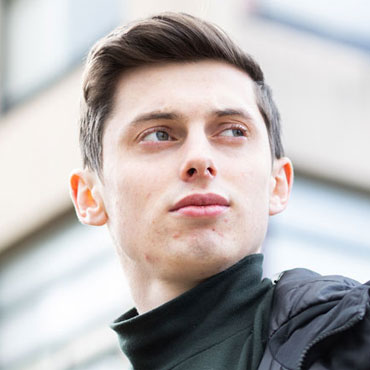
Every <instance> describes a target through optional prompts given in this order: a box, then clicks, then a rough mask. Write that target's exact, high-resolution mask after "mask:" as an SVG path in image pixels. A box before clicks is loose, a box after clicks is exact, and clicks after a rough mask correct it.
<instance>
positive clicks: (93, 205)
mask: <svg viewBox="0 0 370 370" xmlns="http://www.w3.org/2000/svg"><path fill="white" fill-rule="evenodd" d="M70 195H71V198H72V202H73V204H74V206H75V210H76V214H77V217H78V219H79V220H80V222H82V223H83V224H87V225H93V226H101V225H104V224H105V223H106V222H107V220H108V217H107V214H106V212H105V208H104V203H103V200H102V198H101V196H100V193H99V191H98V189H97V186H96V184H95V181H94V179H93V176H92V175H91V174H90V173H89V172H88V171H85V170H75V171H73V172H72V174H71V177H70Z"/></svg>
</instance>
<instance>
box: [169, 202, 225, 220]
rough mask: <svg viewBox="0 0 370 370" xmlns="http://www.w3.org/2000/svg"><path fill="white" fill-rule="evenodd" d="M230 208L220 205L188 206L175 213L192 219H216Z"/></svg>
mask: <svg viewBox="0 0 370 370" xmlns="http://www.w3.org/2000/svg"><path fill="white" fill-rule="evenodd" d="M228 208H229V207H226V206H220V205H210V206H188V207H182V208H179V209H177V210H176V211H175V212H176V213H178V214H181V215H184V216H190V217H215V216H218V215H221V214H222V213H224V212H225V211H226V210H227V209H228Z"/></svg>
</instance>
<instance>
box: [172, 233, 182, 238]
mask: <svg viewBox="0 0 370 370" xmlns="http://www.w3.org/2000/svg"><path fill="white" fill-rule="evenodd" d="M180 235H181V234H180V233H175V234H173V235H172V237H173V238H174V239H178V238H179V237H180Z"/></svg>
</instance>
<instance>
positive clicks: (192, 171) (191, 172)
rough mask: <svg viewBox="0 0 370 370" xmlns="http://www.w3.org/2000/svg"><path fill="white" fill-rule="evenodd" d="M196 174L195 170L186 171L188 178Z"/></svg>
mask: <svg viewBox="0 0 370 370" xmlns="http://www.w3.org/2000/svg"><path fill="white" fill-rule="evenodd" d="M196 172H197V170H196V169H195V168H189V169H188V175H189V176H193V175H194V174H195V173H196Z"/></svg>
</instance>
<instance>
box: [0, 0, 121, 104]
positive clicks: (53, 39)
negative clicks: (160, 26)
mask: <svg viewBox="0 0 370 370" xmlns="http://www.w3.org/2000/svg"><path fill="white" fill-rule="evenodd" d="M2 5H3V8H2V19H3V22H2V24H3V29H2V31H1V32H2V36H3V37H2V40H3V45H2V56H3V60H2V63H1V65H2V72H3V73H2V74H3V78H2V99H0V101H2V110H6V109H8V108H10V107H11V106H13V105H14V104H16V103H17V102H19V101H21V100H23V99H25V98H27V97H29V96H30V95H32V94H34V93H35V92H37V91H38V90H40V89H42V88H43V87H45V86H46V85H48V84H50V83H51V82H53V81H55V80H56V79H58V78H59V77H60V76H62V75H63V74H64V73H65V72H66V71H67V70H68V69H70V68H71V67H73V66H75V65H78V64H79V63H81V61H82V59H83V57H84V55H85V54H86V53H87V51H88V49H89V48H90V47H91V46H92V44H93V43H94V42H95V41H96V40H97V39H98V38H99V37H101V36H103V35H104V34H106V33H107V32H108V31H110V30H111V29H113V28H114V27H115V26H116V25H117V24H119V23H120V21H121V20H122V18H123V17H122V11H121V8H122V1H120V0H53V1H49V0H3V3H2Z"/></svg>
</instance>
